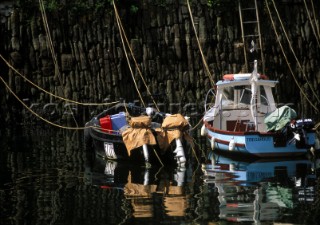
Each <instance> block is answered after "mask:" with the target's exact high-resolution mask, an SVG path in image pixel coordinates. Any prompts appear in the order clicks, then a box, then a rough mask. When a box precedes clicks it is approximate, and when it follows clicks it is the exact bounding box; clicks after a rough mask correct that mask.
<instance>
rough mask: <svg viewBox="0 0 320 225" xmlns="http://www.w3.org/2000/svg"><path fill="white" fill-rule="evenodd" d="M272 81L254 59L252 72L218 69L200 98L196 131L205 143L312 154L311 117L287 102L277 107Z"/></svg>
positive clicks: (251, 151) (236, 150)
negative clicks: (200, 123)
mask: <svg viewBox="0 0 320 225" xmlns="http://www.w3.org/2000/svg"><path fill="white" fill-rule="evenodd" d="M277 83H278V81H276V80H269V79H268V77H267V76H265V75H262V74H259V73H258V72H257V61H256V60H255V61H254V68H253V72H252V73H246V74H227V75H224V76H223V80H220V81H218V82H217V83H216V86H215V88H214V89H211V90H209V92H208V94H207V96H206V99H205V114H204V118H203V126H202V128H201V135H203V136H206V137H207V138H208V140H209V142H210V146H211V148H212V149H217V150H218V151H221V152H224V153H226V154H232V155H234V154H246V155H248V156H253V157H283V156H298V155H303V154H306V153H312V154H315V152H317V151H316V150H315V149H316V148H315V144H316V134H315V130H314V129H313V128H314V122H313V121H312V119H307V118H299V117H298V115H297V113H296V111H295V110H294V109H292V108H291V107H289V106H288V105H284V106H282V107H279V108H277V106H276V103H275V100H274V97H273V94H272V88H274V87H275V86H276V84H277ZM210 98H212V99H214V101H213V102H214V103H212V104H211V102H210V101H209V100H210Z"/></svg>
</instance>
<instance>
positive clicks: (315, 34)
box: [303, 0, 320, 48]
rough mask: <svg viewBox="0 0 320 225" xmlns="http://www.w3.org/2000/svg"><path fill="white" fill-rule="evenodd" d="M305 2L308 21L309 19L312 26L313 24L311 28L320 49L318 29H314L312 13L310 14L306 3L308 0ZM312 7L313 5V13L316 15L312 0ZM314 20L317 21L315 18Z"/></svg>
mask: <svg viewBox="0 0 320 225" xmlns="http://www.w3.org/2000/svg"><path fill="white" fill-rule="evenodd" d="M303 2H304V6H305V8H306V11H307V14H308V19H309V22H310V24H311V28H312V32H313V35H314V36H315V38H316V40H317V44H318V47H319V48H320V43H319V37H318V34H317V32H316V29H315V27H314V25H313V22H312V19H311V16H310V12H309V10H308V6H307V2H306V0H303ZM311 5H312V9H313V13H314V8H313V1H312V0H311ZM313 16H314V17H315V14H313ZM314 20H316V19H315V18H314ZM316 26H317V25H316Z"/></svg>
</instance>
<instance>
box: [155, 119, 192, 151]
mask: <svg viewBox="0 0 320 225" xmlns="http://www.w3.org/2000/svg"><path fill="white" fill-rule="evenodd" d="M188 128H189V123H188V121H187V120H186V119H185V118H184V117H183V116H182V115H181V114H174V115H170V116H167V117H166V118H165V119H164V120H163V123H162V125H161V128H158V129H156V132H157V140H158V144H159V147H160V149H161V150H164V151H165V150H166V149H167V148H168V147H169V146H170V144H171V142H172V141H173V140H175V139H176V138H185V139H186V140H187V141H188V142H190V143H191V142H192V138H191V137H190V136H189V134H187V133H186V131H187V129H188Z"/></svg>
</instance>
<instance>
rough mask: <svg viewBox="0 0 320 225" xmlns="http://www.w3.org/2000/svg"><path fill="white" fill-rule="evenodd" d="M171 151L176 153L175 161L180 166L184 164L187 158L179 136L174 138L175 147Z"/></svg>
mask: <svg viewBox="0 0 320 225" xmlns="http://www.w3.org/2000/svg"><path fill="white" fill-rule="evenodd" d="M173 152H174V153H175V154H176V156H175V157H176V158H177V163H178V164H179V165H180V166H184V165H185V162H186V161H187V160H186V157H185V155H184V150H183V146H182V142H181V140H180V138H176V149H175V150H174V151H173Z"/></svg>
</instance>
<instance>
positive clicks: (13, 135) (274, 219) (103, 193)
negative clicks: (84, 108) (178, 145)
mask: <svg viewBox="0 0 320 225" xmlns="http://www.w3.org/2000/svg"><path fill="white" fill-rule="evenodd" d="M197 141H199V142H200V140H197ZM0 143H1V144H0V145H1V151H0V224H1V225H6V224H19V225H20V224H32V225H35V224H39V225H43V224H55V225H56V224H57V225H58V224H59V225H67V224H68V225H70V224H77V225H78V224H90V225H100V224H101V225H102V224H103V225H105V224H234V223H240V224H276V223H290V224H317V221H318V217H319V216H318V215H319V213H318V204H319V203H318V202H319V200H318V196H317V193H318V191H317V190H318V188H317V183H316V177H317V175H316V171H317V170H316V166H315V164H314V163H313V162H310V161H309V160H306V159H296V160H290V161H288V160H280V159H278V160H276V162H270V161H267V162H246V161H244V160H243V159H242V160H240V159H239V160H233V161H230V160H229V159H225V158H223V157H221V156H218V155H215V158H214V159H215V160H214V161H213V162H214V164H212V163H208V164H207V165H205V166H204V165H201V164H198V163H197V160H196V159H195V157H194V155H193V156H192V157H191V159H190V162H191V163H189V165H188V166H187V168H185V169H183V168H170V167H168V166H165V167H163V168H154V167H153V168H151V169H149V170H147V169H145V168H143V167H136V166H135V165H134V164H128V163H126V164H124V163H115V162H107V161H104V160H102V159H99V158H98V159H95V160H92V155H90V154H87V153H86V152H85V151H84V149H83V133H82V131H65V130H60V129H55V128H52V127H32V128H30V127H29V128H27V127H18V128H15V129H7V130H6V131H1V142H0ZM195 151H196V152H197V153H201V149H195ZM189 152H190V153H191V155H192V152H193V151H191V150H189ZM198 158H199V159H201V157H199V156H198ZM202 158H203V157H202Z"/></svg>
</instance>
